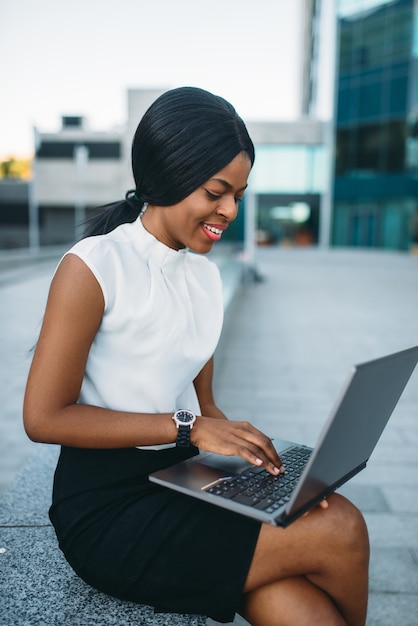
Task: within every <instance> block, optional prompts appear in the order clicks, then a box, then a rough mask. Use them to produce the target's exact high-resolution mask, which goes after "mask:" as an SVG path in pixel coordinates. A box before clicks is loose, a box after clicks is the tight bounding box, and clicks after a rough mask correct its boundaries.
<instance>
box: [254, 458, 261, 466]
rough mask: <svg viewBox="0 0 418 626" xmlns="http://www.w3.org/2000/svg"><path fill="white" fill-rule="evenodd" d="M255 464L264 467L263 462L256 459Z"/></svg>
mask: <svg viewBox="0 0 418 626" xmlns="http://www.w3.org/2000/svg"><path fill="white" fill-rule="evenodd" d="M255 464H256V465H263V461H262V460H261V459H256V460H255Z"/></svg>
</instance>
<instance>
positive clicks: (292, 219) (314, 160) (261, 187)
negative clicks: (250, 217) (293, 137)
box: [251, 145, 328, 245]
mask: <svg viewBox="0 0 418 626" xmlns="http://www.w3.org/2000/svg"><path fill="white" fill-rule="evenodd" d="M327 167H328V165H327V159H326V150H325V147H324V146H318V145H314V146H309V145H257V146H256V160H255V163H254V168H253V170H252V172H251V189H252V191H254V192H255V193H256V194H257V198H258V202H257V205H258V211H257V219H258V224H257V225H258V243H259V244H271V243H278V244H281V245H284V244H287V243H289V244H297V245H308V244H313V243H317V241H318V224H319V209H320V198H321V194H322V193H323V191H324V188H325V185H326V174H327Z"/></svg>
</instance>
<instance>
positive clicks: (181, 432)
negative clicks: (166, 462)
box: [176, 426, 191, 448]
mask: <svg viewBox="0 0 418 626" xmlns="http://www.w3.org/2000/svg"><path fill="white" fill-rule="evenodd" d="M190 430H191V428H190V426H179V427H178V431H177V440H176V446H178V447H179V448H188V447H189V446H190Z"/></svg>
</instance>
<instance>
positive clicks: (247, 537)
mask: <svg viewBox="0 0 418 626" xmlns="http://www.w3.org/2000/svg"><path fill="white" fill-rule="evenodd" d="M253 161H254V147H253V144H252V142H251V139H250V137H249V136H248V133H247V130H246V128H245V125H244V123H243V121H242V120H241V119H240V117H239V116H238V115H237V114H236V112H235V110H234V109H233V107H232V106H231V105H230V104H229V103H227V102H226V101H225V100H223V99H222V98H220V97H217V96H214V95H212V94H210V93H208V92H206V91H203V90H200V89H196V88H190V87H186V88H180V89H174V90H171V91H169V92H167V93H165V94H163V95H162V96H161V97H160V98H158V99H157V100H156V101H155V103H154V104H153V105H152V106H151V107H150V108H149V110H148V111H147V112H146V113H145V115H144V117H143V119H142V120H141V122H140V124H139V126H138V129H137V131H136V134H135V137H134V140H133V147H132V164H133V174H134V179H135V185H136V187H135V191H134V192H131V193H128V194H127V197H126V199H125V200H124V201H122V202H118V203H115V204H113V205H110V206H108V207H107V208H106V210H104V212H103V213H102V214H101V215H100V216H99V218H98V220H96V222H95V223H94V224H93V225H92V226H91V228H90V231H89V233H88V236H87V237H86V238H84V239H83V240H81V241H80V242H78V243H77V244H76V245H75V246H74V247H73V248H72V249H71V250H70V251H69V252H68V253H67V254H66V255H65V256H64V258H63V259H62V260H61V262H60V264H59V266H58V268H57V270H56V273H55V276H54V278H53V281H52V284H51V289H50V293H49V298H48V303H47V307H46V312H45V317H44V322H43V326H42V330H41V333H40V337H39V341H38V344H37V347H36V351H35V354H34V358H33V363H32V367H31V370H30V374H29V379H28V383H27V389H26V395H25V404H24V421H25V427H26V430H27V433H28V435H29V437H30V438H31V439H33V440H34V441H40V442H47V443H55V444H60V445H61V454H60V458H59V461H58V466H57V469H56V473H55V480H54V491H53V503H52V506H51V509H50V517H51V520H52V523H53V525H54V527H55V530H56V533H57V537H58V540H59V543H60V547H61V549H62V550H63V552H64V554H65V556H66V558H67V560H68V562H69V563H70V564H71V566H72V567H73V568H74V570H75V571H76V572H77V573H78V574H79V576H81V577H82V578H83V579H84V580H85V581H86V582H87V583H89V584H90V585H92V586H93V587H96V588H97V589H99V590H101V591H104V592H105V593H108V594H110V595H113V596H116V597H119V598H123V599H127V600H131V601H134V602H138V603H144V604H149V605H151V606H154V607H155V608H156V609H157V610H160V611H173V612H179V613H198V614H202V615H208V616H211V617H212V618H213V619H215V620H218V621H222V622H228V621H232V620H233V618H234V614H235V612H240V613H241V614H242V615H244V616H245V618H246V619H247V620H248V621H249V622H250V623H251V624H253V625H259V626H270V625H271V626H273V625H274V626H279V625H287V624H292V625H297V626H303V625H305V624H309V625H310V626H312V625H313V624H321V626H323V625H324V624H327V625H343V624H350V625H353V626H354V625H356V626H358V625H360V624H364V622H365V616H366V605H367V579H368V575H367V570H368V539H367V531H366V528H365V524H364V521H363V519H362V517H361V515H360V513H359V512H358V511H357V509H355V508H354V507H353V506H352V505H351V504H350V503H349V502H348V501H347V500H345V499H344V498H342V497H340V496H338V495H334V496H332V497H330V498H329V500H328V502H326V503H325V502H324V503H323V505H322V506H320V507H317V508H315V509H314V510H313V511H311V512H310V513H309V514H308V515H305V516H304V517H302V518H301V519H300V520H298V521H296V522H295V523H293V524H292V525H291V526H290V527H289V528H287V529H286V530H283V529H277V528H274V527H270V526H267V525H263V524H259V523H258V522H256V521H254V520H251V519H249V518H246V517H243V516H239V515H237V514H234V513H230V512H227V511H225V510H222V509H220V508H218V507H215V506H211V505H208V504H205V503H203V502H200V501H198V500H195V499H193V498H188V497H186V496H183V495H180V494H177V493H174V492H172V491H170V490H166V489H162V488H160V487H158V486H156V485H154V484H151V483H150V482H149V481H148V478H147V477H148V474H149V473H150V472H153V471H155V470H157V469H159V468H163V467H166V466H169V465H171V464H173V463H175V462H177V461H179V460H181V459H185V458H187V457H190V456H192V455H195V454H197V452H198V449H199V448H202V449H204V450H207V451H213V452H218V453H221V454H225V455H239V456H241V457H243V458H244V459H246V460H247V461H250V462H251V463H253V464H255V465H263V466H264V467H265V468H266V469H267V470H268V471H269V472H270V473H271V474H277V473H279V472H283V471H284V468H283V467H282V463H281V460H280V458H279V457H278V455H277V453H276V451H275V449H274V447H273V445H272V443H271V441H270V439H269V438H268V437H267V436H266V435H264V434H263V433H262V432H260V431H259V430H258V429H256V428H255V427H253V426H252V425H251V424H249V423H246V422H237V421H228V420H227V418H226V416H225V415H224V414H223V413H222V412H221V410H220V409H219V408H218V407H217V406H216V404H215V401H214V398H213V394H212V371H213V353H214V350H215V347H216V344H217V341H218V339H219V335H220V331H221V325H222V295H221V283H220V277H219V273H218V271H217V269H216V267H215V266H214V265H213V264H212V263H211V262H210V261H209V260H208V259H207V258H206V257H204V256H202V254H204V253H207V252H209V250H211V248H212V246H213V245H214V243H216V242H217V241H219V240H220V239H221V237H222V233H223V232H224V231H225V229H226V228H227V227H228V225H229V223H230V222H231V221H232V220H234V219H235V217H236V215H237V211H238V203H239V201H240V199H241V198H242V196H243V194H244V192H245V189H246V186H247V179H248V176H249V173H250V170H251V167H252V164H253ZM190 250H192V251H194V252H197V253H200V254H193V253H192V252H190ZM184 409H187V412H186V413H187V415H186V417H187V418H188V422H187V423H186V424H184V423H182V422H181V421H180V418H181V412H182V410H184ZM178 411H180V415H179V414H178V413H177V412H178ZM173 417H174V419H173ZM191 422H193V423H191ZM176 443H177V445H176Z"/></svg>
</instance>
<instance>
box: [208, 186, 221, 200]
mask: <svg viewBox="0 0 418 626" xmlns="http://www.w3.org/2000/svg"><path fill="white" fill-rule="evenodd" d="M205 191H206V193H207V194H208V196H209V198H210V199H211V200H219V198H220V197H221V196H220V194H217V193H212V192H211V191H208V190H207V189H205Z"/></svg>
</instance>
